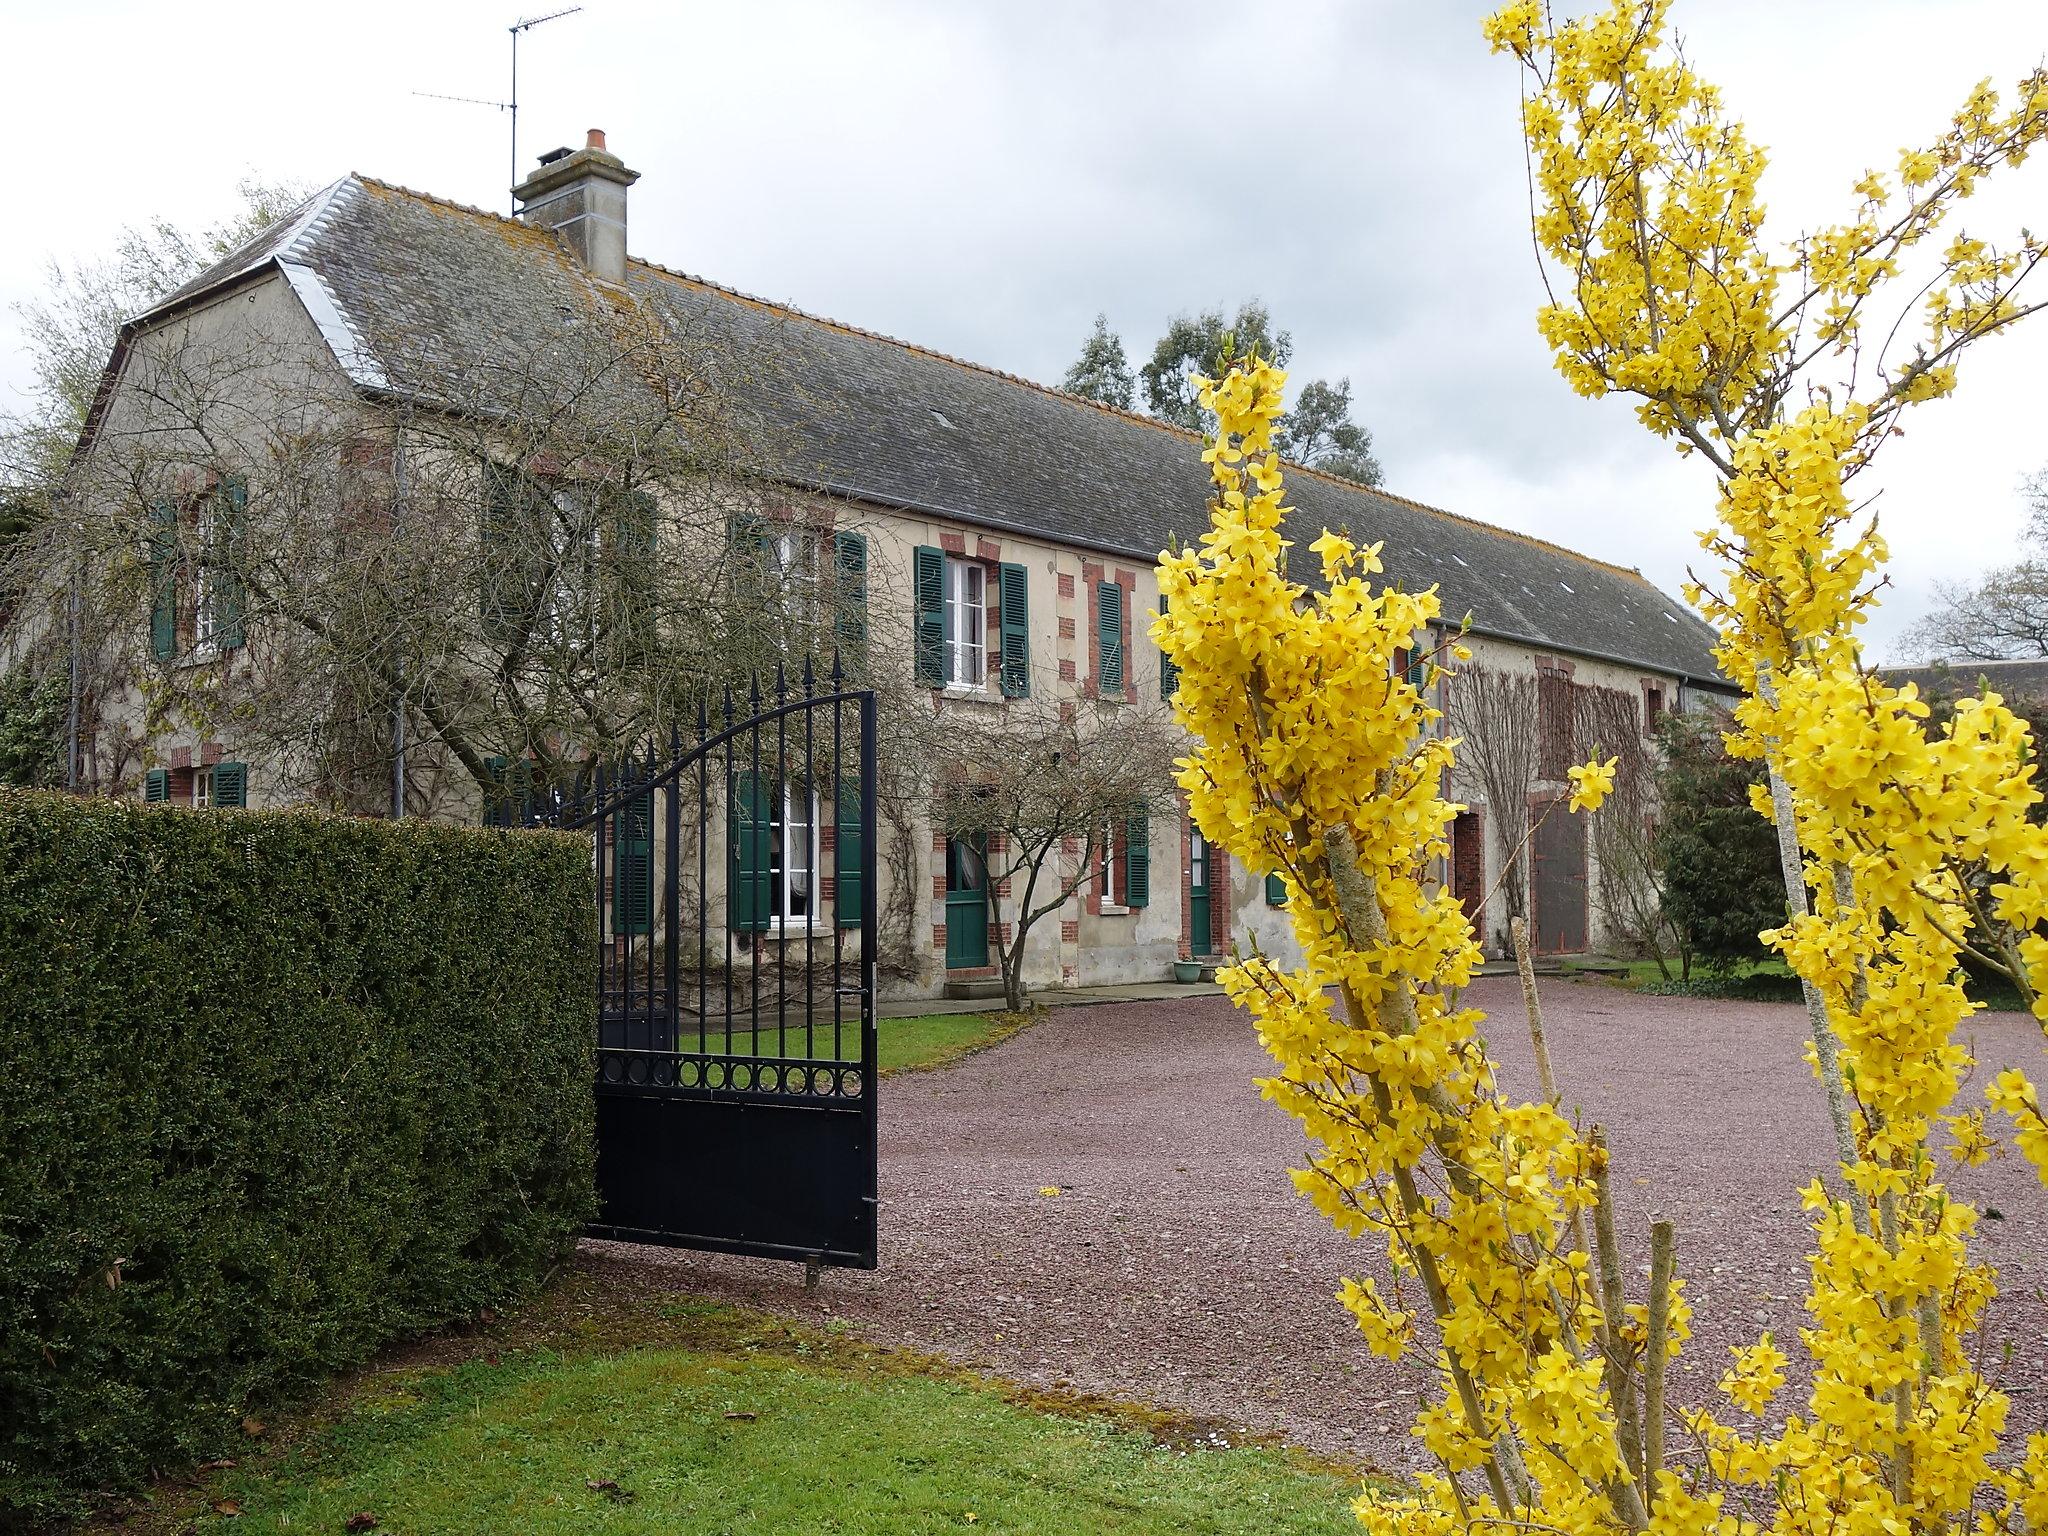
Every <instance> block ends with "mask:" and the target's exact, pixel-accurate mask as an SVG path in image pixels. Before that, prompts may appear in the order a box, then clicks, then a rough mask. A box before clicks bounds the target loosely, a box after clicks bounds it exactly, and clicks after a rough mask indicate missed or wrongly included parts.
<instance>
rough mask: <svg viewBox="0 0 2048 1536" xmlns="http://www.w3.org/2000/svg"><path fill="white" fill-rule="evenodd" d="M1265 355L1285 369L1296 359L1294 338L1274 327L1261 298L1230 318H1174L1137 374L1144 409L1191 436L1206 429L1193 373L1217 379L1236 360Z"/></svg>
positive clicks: (1213, 312) (1218, 313)
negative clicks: (1290, 361)
mask: <svg viewBox="0 0 2048 1536" xmlns="http://www.w3.org/2000/svg"><path fill="white" fill-rule="evenodd" d="M1253 353H1256V354H1258V355H1259V356H1260V357H1263V358H1264V359H1265V360H1266V361H1267V362H1269V363H1271V364H1272V365H1273V366H1274V367H1276V368H1285V367H1286V366H1287V360H1288V359H1289V358H1290V357H1292V356H1293V355H1294V338H1293V337H1292V336H1291V335H1289V334H1288V333H1287V332H1286V331H1275V330H1274V329H1273V316H1272V315H1271V313H1270V312H1269V311H1268V310H1267V309H1266V306H1265V305H1263V304H1261V303H1260V302H1259V301H1258V300H1257V299H1247V300H1246V301H1245V302H1244V303H1242V304H1240V305H1238V307H1237V315H1236V318H1234V319H1228V318H1226V317H1225V316H1224V313H1223V311H1222V310H1220V309H1210V310H1204V311H1203V312H1202V313H1201V314H1199V315H1175V316H1174V317H1173V321H1172V323H1171V324H1169V325H1168V326H1167V327H1166V334H1165V335H1164V336H1162V337H1160V338H1159V345H1158V346H1156V347H1154V348H1153V349H1152V361H1150V362H1149V363H1147V364H1146V365H1145V366H1144V367H1143V368H1141V369H1139V370H1138V377H1139V379H1140V380H1141V381H1142V382H1143V383H1144V386H1145V406H1146V409H1148V410H1149V411H1151V413H1152V414H1153V415H1154V416H1157V417H1158V418H1159V419H1160V420H1161V421H1170V422H1172V423H1173V424H1174V425H1175V426H1176V427H1183V428H1185V429H1186V430H1188V431H1190V432H1201V431H1203V430H1205V429H1206V423H1205V421H1204V415H1203V411H1202V406H1201V402H1200V400H1198V399H1197V398H1196V395H1195V387H1194V385H1192V384H1190V383H1189V382H1188V378H1189V376H1190V375H1191V374H1200V375H1202V376H1203V377H1204V378H1210V379H1218V378H1221V377H1222V376H1223V372H1224V370H1225V369H1226V368H1228V367H1229V366H1230V363H1229V360H1230V359H1231V358H1233V357H1249V356H1251V355H1252V354H1253Z"/></svg>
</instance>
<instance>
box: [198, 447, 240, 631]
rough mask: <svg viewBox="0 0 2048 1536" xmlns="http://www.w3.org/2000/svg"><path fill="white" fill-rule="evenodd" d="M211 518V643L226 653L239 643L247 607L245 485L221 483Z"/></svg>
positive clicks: (234, 479) (235, 479)
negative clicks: (243, 573) (212, 521)
mask: <svg viewBox="0 0 2048 1536" xmlns="http://www.w3.org/2000/svg"><path fill="white" fill-rule="evenodd" d="M216 494H217V496H218V500H217V501H216V502H215V505H214V509H213V515H214V518H215V520H216V521H215V524H214V530H213V548H212V549H210V550H209V551H207V558H208V559H209V560H210V561H212V562H213V566H214V574H213V578H212V583H213V643H214V644H215V645H217V646H219V647H221V648H222V649H223V650H230V649H232V648H234V647H235V646H238V645H241V644H242V643H243V625H242V616H243V614H244V613H245V612H246V611H247V609H248V606H249V601H248V598H249V594H248V588H247V587H246V586H245V585H244V584H243V580H242V570H243V562H244V561H245V560H247V559H248V555H249V483H248V482H247V481H246V480H244V479H243V478H242V477H241V476H240V475H232V476H230V477H229V478H227V479H225V480H223V481H221V483H220V487H219V490H218V492H217V493H216Z"/></svg>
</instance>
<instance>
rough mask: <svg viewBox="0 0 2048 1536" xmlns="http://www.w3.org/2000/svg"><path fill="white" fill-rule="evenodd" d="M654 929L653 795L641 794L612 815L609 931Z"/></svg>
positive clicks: (641, 931) (648, 931)
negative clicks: (610, 925) (610, 924)
mask: <svg viewBox="0 0 2048 1536" xmlns="http://www.w3.org/2000/svg"><path fill="white" fill-rule="evenodd" d="M653 929H654V796H652V795H641V796H639V797H637V798H636V799H632V800H628V801H627V802H626V803H625V804H624V805H622V806H620V807H619V809H618V811H617V812H616V813H615V814H614V815H613V817H612V932H613V933H614V934H635V935H637V934H644V933H651V932H652V931H653Z"/></svg>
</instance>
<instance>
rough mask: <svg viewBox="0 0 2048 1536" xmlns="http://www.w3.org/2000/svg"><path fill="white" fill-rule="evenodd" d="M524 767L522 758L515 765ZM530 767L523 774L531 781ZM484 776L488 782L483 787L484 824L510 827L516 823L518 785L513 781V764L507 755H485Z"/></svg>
mask: <svg viewBox="0 0 2048 1536" xmlns="http://www.w3.org/2000/svg"><path fill="white" fill-rule="evenodd" d="M517 766H518V767H519V768H521V769H526V763H525V760H524V759H521V761H520V762H519V764H518V765H517ZM531 772H532V770H531V769H526V774H525V776H526V777H527V778H528V782H531V777H530V776H531ZM484 776H485V777H486V778H487V779H489V780H490V783H489V784H488V785H486V786H485V789H484V825H485V826H487V827H511V826H516V825H518V806H517V800H518V786H517V784H516V783H515V777H516V776H515V773H514V764H513V762H512V759H511V758H509V757H487V758H485V759H484Z"/></svg>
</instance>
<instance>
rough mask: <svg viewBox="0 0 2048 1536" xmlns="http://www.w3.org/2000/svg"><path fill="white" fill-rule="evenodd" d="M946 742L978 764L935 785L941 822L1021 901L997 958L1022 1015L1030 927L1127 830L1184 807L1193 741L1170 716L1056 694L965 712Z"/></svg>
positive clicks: (1067, 895) (1079, 883)
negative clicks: (1177, 781)
mask: <svg viewBox="0 0 2048 1536" xmlns="http://www.w3.org/2000/svg"><path fill="white" fill-rule="evenodd" d="M947 737H948V742H949V745H948V754H949V756H950V757H951V758H952V759H953V760H954V761H956V762H960V763H963V764H967V765H971V766H967V767H964V768H963V769H962V770H961V771H960V772H959V773H957V774H955V775H953V776H950V777H948V778H947V779H945V780H944V781H943V782H942V783H941V784H940V785H939V787H938V805H937V811H936V816H937V822H938V825H939V827H940V828H941V829H942V830H943V831H944V832H945V834H946V835H947V836H948V837H949V838H965V839H968V840H970V841H971V842H972V843H974V844H975V845H977V846H979V847H980V848H982V849H984V850H985V855H984V857H985V858H986V862H987V876H988V883H989V886H990V889H991V890H999V889H1004V888H1007V889H1008V890H1009V892H1010V896H1011V899H1012V901H1013V902H1014V903H1015V905H1014V909H1013V911H1014V915H1013V917H1012V919H1011V923H1010V930H1009V935H1008V938H1007V940H1006V941H1005V942H1003V943H1002V944H1001V945H1000V946H999V955H1000V959H1001V969H1002V976H1003V995H1004V998H1005V1000H1006V1001H1007V1003H1008V1005H1009V1007H1010V1008H1012V1009H1013V1010H1021V1009H1023V1008H1024V1007H1025V1006H1026V1005H1027V1004H1028V1003H1029V1001H1030V998H1029V994H1028V991H1027V989H1026V987H1025V984H1024V958H1025V953H1026V944H1027V941H1028V940H1029V938H1030V935H1031V931H1032V929H1033V928H1034V927H1035V926H1036V925H1037V924H1038V923H1039V922H1040V921H1042V920H1043V919H1044V918H1046V917H1048V916H1050V915H1052V914H1053V913H1055V912H1057V911H1059V910H1060V909H1061V908H1062V907H1063V906H1065V905H1066V904H1067V902H1068V901H1070V900H1071V899H1072V898H1073V897H1074V895H1075V894H1076V893H1077V892H1078V891H1079V890H1081V888H1082V887H1083V885H1084V884H1085V883H1086V882H1087V881H1088V880H1089V879H1091V878H1092V877H1093V876H1094V875H1095V873H1096V871H1097V870H1098V869H1099V868H1100V866H1101V863H1102V861H1103V860H1104V859H1106V858H1110V857H1113V856H1114V854H1115V850H1116V849H1117V847H1118V846H1119V845H1120V844H1121V843H1122V842H1123V839H1124V838H1125V837H1127V836H1129V835H1131V834H1130V833H1129V832H1128V831H1127V828H1129V827H1131V826H1133V825H1135V824H1138V823H1140V822H1142V821H1143V819H1144V818H1146V817H1149V816H1150V815H1151V814H1152V813H1154V812H1164V811H1166V810H1168V809H1170V808H1171V807H1173V806H1174V805H1175V804H1176V801H1175V799H1174V793H1173V765H1174V759H1175V757H1176V756H1177V755H1178V754H1179V753H1180V752H1182V751H1184V750H1185V747H1186V737H1185V735H1184V733H1182V732H1181V730H1180V729H1179V727H1178V726H1176V725H1175V724H1174V723H1173V720H1172V717H1171V716H1170V715H1169V714H1168V713H1167V712H1166V711H1165V710H1163V709H1158V708H1147V707H1146V706H1144V705H1140V704H1130V703H1104V702H1097V701H1082V702H1080V703H1079V704H1076V703H1075V702H1074V701H1070V700H1055V699H1028V700H1011V701H1008V702H1007V703H1006V704H1005V705H1004V706H1003V707H1002V708H1001V709H1000V710H999V711H989V712H985V713H984V712H982V711H975V712H973V713H971V714H970V713H966V712H957V713H955V714H952V715H949V716H948V720H947Z"/></svg>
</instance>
